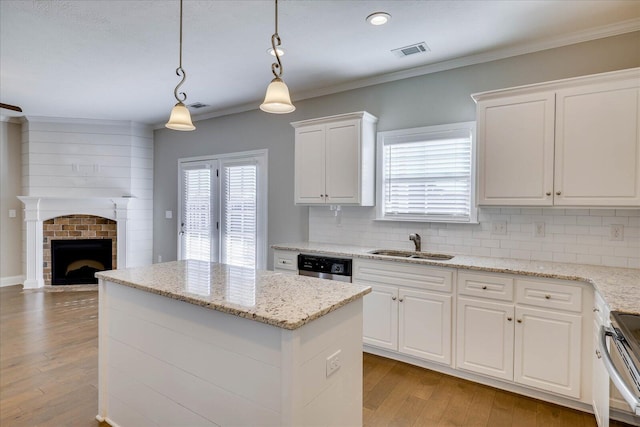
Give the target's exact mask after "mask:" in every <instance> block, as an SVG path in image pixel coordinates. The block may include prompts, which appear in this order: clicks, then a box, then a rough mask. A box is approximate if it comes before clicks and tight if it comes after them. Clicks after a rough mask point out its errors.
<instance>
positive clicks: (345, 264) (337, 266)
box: [298, 254, 351, 276]
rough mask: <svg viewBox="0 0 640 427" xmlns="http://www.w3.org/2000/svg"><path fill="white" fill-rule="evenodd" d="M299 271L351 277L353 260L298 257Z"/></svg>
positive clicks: (310, 256) (309, 256)
mask: <svg viewBox="0 0 640 427" xmlns="http://www.w3.org/2000/svg"><path fill="white" fill-rule="evenodd" d="M298 270H303V271H312V272H316V273H329V274H337V275H340V276H351V260H350V259H345V258H329V257H325V256H316V255H305V254H300V255H298Z"/></svg>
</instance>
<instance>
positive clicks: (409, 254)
mask: <svg viewBox="0 0 640 427" xmlns="http://www.w3.org/2000/svg"><path fill="white" fill-rule="evenodd" d="M369 253H370V254H371V255H382V256H393V257H399V258H416V259H428V260H431V261H447V260H450V259H452V258H453V255H446V254H434V253H429V252H415V251H400V250H395V249H376V250H374V251H371V252H369Z"/></svg>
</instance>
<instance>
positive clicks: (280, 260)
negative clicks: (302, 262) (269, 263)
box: [273, 250, 300, 275]
mask: <svg viewBox="0 0 640 427" xmlns="http://www.w3.org/2000/svg"><path fill="white" fill-rule="evenodd" d="M299 254H300V253H299V252H293V251H279V250H275V251H273V271H275V272H278V273H282V274H292V275H296V274H298V255H299Z"/></svg>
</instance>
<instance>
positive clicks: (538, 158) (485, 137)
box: [478, 92, 555, 206]
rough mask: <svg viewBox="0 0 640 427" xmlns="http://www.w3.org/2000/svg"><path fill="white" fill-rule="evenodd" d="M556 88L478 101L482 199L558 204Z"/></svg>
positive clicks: (493, 202) (502, 202)
mask: <svg viewBox="0 0 640 427" xmlns="http://www.w3.org/2000/svg"><path fill="white" fill-rule="evenodd" d="M554 100H555V96H554V93H553V92H543V93H539V94H533V95H521V96H514V97H511V98H502V99H499V100H487V101H481V102H479V103H478V172H479V174H478V178H479V183H478V204H480V205H541V206H549V205H551V204H552V203H553V197H552V193H551V192H552V191H553V132H554V129H553V124H554Z"/></svg>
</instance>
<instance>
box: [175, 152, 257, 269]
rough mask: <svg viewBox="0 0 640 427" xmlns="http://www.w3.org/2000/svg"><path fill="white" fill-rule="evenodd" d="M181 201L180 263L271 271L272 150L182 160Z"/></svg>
mask: <svg viewBox="0 0 640 427" xmlns="http://www.w3.org/2000/svg"><path fill="white" fill-rule="evenodd" d="M179 203H180V218H179V220H180V222H179V224H180V233H179V236H180V238H179V242H178V257H179V259H196V260H201V261H214V262H222V263H225V264H230V265H236V266H241V267H250V268H262V269H264V268H266V254H267V235H266V233H267V220H266V217H267V152H266V150H259V151H252V152H247V153H235V154H231V155H223V156H216V157H209V158H202V157H201V158H195V159H181V160H180V195H179Z"/></svg>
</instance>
